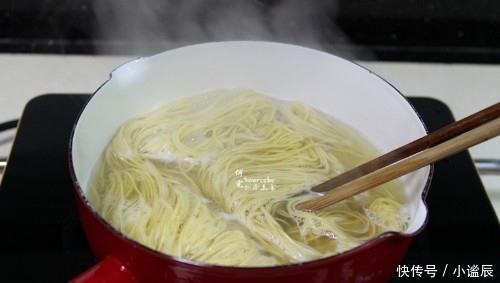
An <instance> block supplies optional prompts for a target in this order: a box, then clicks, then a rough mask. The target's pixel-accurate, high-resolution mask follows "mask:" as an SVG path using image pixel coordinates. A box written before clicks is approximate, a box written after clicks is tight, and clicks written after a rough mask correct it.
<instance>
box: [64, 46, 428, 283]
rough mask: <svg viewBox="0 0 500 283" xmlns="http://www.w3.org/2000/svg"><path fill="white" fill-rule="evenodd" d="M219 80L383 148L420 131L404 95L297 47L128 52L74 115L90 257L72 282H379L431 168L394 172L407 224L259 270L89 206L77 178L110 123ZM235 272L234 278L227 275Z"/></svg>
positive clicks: (108, 133) (74, 163)
mask: <svg viewBox="0 0 500 283" xmlns="http://www.w3.org/2000/svg"><path fill="white" fill-rule="evenodd" d="M221 87H246V88H251V89H255V90H257V91H259V92H261V93H265V94H268V95H270V96H275V97H279V98H281V99H290V100H300V101H304V102H306V103H308V104H309V105H311V106H313V107H315V108H319V109H322V110H324V111H326V112H329V113H332V115H333V116H335V117H336V118H339V119H341V120H343V121H345V122H346V123H347V124H350V125H351V126H353V127H354V128H356V129H358V130H359V131H361V132H362V133H364V134H365V136H366V137H367V138H368V139H369V140H371V141H372V143H373V144H375V146H376V147H378V148H379V149H380V150H381V151H382V152H386V151H389V150H392V149H394V148H396V147H397V146H399V145H402V144H405V143H407V142H409V141H411V140H414V139H416V138H419V137H421V136H423V135H425V134H426V130H425V127H424V125H423V124H422V122H421V119H420V118H419V116H418V114H417V113H415V111H414V109H413V107H412V106H411V105H410V104H409V102H408V101H407V100H406V99H405V98H404V97H403V96H402V95H401V94H400V93H399V92H397V91H396V90H395V89H394V88H393V87H392V86H390V85H389V84H387V83H386V82H385V81H383V80H382V79H380V78H379V77H377V76H376V75H374V74H373V73H371V72H369V71H368V70H365V69H363V68H362V67H360V66H358V65H356V64H353V63H351V62H348V61H346V60H343V59H340V58H338V57H335V56H333V55H330V54H327V53H323V52H319V51H315V50H311V49H307V48H302V47H298V46H292V45H286V44H278V43H264V42H224V43H209V44H201V45H195V46H190V47H185V48H180V49H175V50H172V51H168V52H165V53H162V54H159V55H156V56H153V57H148V58H143V59H139V60H135V61H133V62H130V63H128V64H125V65H123V66H121V67H119V68H118V69H116V70H115V71H113V72H112V75H111V77H110V80H108V81H107V82H106V83H105V84H104V85H103V86H101V88H100V89H99V90H97V91H96V93H95V94H94V95H93V96H92V97H91V99H90V100H89V102H88V103H87V105H86V106H85V108H84V110H83V111H82V113H81V114H80V116H79V119H78V122H77V124H76V125H75V128H74V130H73V134H72V139H71V152H70V163H71V164H70V165H71V166H70V168H71V172H72V178H73V180H74V184H75V189H76V195H77V200H78V207H79V212H80V217H81V220H82V225H83V228H84V230H85V233H86V235H87V238H88V241H89V244H90V246H91V248H92V250H93V251H94V253H95V255H96V257H97V259H98V260H100V261H99V263H98V264H97V265H96V266H94V267H92V268H91V269H89V270H88V271H86V272H85V273H83V274H82V275H80V276H79V277H78V278H75V279H74V280H73V281H72V282H142V283H144V282H218V283H221V282H256V281H259V282H272V283H276V282H387V281H388V280H389V279H390V278H391V277H392V276H393V275H394V274H395V272H396V268H397V265H398V263H399V262H401V260H402V259H403V257H404V256H405V254H406V251H407V249H408V247H409V245H410V243H411V241H412V239H413V238H414V237H415V235H416V234H418V233H419V232H420V231H421V230H422V229H423V228H424V226H425V224H426V221H427V208H426V205H425V203H424V201H423V200H422V195H424V193H425V191H426V190H427V189H428V186H429V183H430V176H431V172H432V168H431V167H430V166H428V167H425V168H422V169H420V170H418V171H415V172H413V173H411V174H408V175H406V176H404V177H401V178H400V180H401V182H402V183H403V186H404V191H405V194H406V195H407V198H408V199H409V203H408V206H407V209H408V211H410V213H411V215H412V222H411V223H410V225H409V227H408V230H407V231H405V232H404V233H393V232H390V233H385V234H383V235H381V236H379V237H377V238H376V239H373V240H372V241H370V242H367V243H365V244H364V245H362V246H360V247H358V248H355V249H353V250H350V251H347V252H345V253H342V254H339V255H336V256H332V257H329V258H325V259H321V260H316V261H311V262H306V263H302V264H294V265H287V266H277V267H265V268H240V267H222V266H213V265H209V264H202V263H197V262H192V261H188V260H183V259H181V258H177V257H172V256H169V255H165V254H163V253H160V252H157V251H154V250H151V249H149V248H147V247H145V246H143V245H141V244H140V243H138V242H135V241H134V240H132V239H129V238H128V237H127V236H125V235H122V234H121V233H120V232H118V231H117V230H115V229H114V228H113V227H111V226H110V225H109V224H108V223H106V221H105V220H104V219H102V218H101V217H100V216H99V215H98V214H97V213H96V212H95V211H94V209H93V208H92V204H91V203H89V201H88V199H87V197H86V195H85V190H86V185H87V180H88V178H89V175H90V172H91V170H92V167H93V166H94V164H95V162H96V161H97V159H98V157H99V155H100V154H101V152H102V151H103V150H104V147H105V146H106V144H107V143H108V142H109V140H110V139H111V137H112V135H113V134H114V132H115V131H116V130H117V128H118V127H119V126H120V125H121V124H122V123H123V122H125V121H126V120H127V119H129V118H131V117H133V116H135V115H137V114H139V113H143V112H145V111H148V110H150V109H152V108H153V107H154V106H156V105H159V104H163V103H166V102H168V101H172V100H175V99H178V98H181V97H185V96H189V95H192V94H197V93H201V92H203V91H206V90H210V89H215V88H221ZM236 280H237V281H236Z"/></svg>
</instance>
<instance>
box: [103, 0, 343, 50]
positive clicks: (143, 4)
mask: <svg viewBox="0 0 500 283" xmlns="http://www.w3.org/2000/svg"><path fill="white" fill-rule="evenodd" d="M94 12H95V17H96V26H95V29H96V32H97V33H98V35H99V37H100V38H103V39H105V40H106V41H109V40H112V42H113V45H111V46H109V45H108V46H103V48H102V49H101V50H100V51H101V52H104V53H114V52H118V50H119V49H123V48H129V49H130V48H132V49H133V50H131V51H132V53H140V54H142V55H144V53H156V52H159V51H164V50H167V49H170V48H173V47H178V46H184V45H188V44H194V43H201V42H209V41H225V40H266V41H277V42H286V43H294V44H299V45H302V46H308V47H312V48H316V49H325V48H327V46H328V44H329V42H331V41H332V40H334V41H335V42H344V41H346V38H345V36H344V35H343V33H342V32H341V31H340V29H338V28H337V27H336V25H335V21H334V20H335V16H336V13H337V2H336V1H335V0H317V1H309V0H267V1H266V0H260V1H259V0H185V1H181V0H149V1H145V0H142V1H141V0H131V1H122V0H100V1H94ZM131 42H132V43H133V44H132V45H131ZM113 49H116V50H113ZM129 51H130V50H129Z"/></svg>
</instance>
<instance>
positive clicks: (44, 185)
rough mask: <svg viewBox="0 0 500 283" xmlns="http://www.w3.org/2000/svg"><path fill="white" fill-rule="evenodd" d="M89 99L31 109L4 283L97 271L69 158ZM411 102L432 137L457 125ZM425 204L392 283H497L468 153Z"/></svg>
mask: <svg viewBox="0 0 500 283" xmlns="http://www.w3.org/2000/svg"><path fill="white" fill-rule="evenodd" d="M88 98H89V96H88V95H73V94H72V95H68V94H49V95H41V96H39V97H37V98H35V99H33V100H31V101H30V102H29V103H28V104H27V106H26V108H25V110H24V113H23V116H22V119H21V121H20V124H19V127H18V132H17V135H16V138H15V141H14V145H13V147H12V151H11V155H10V157H9V159H8V164H7V168H6V170H5V172H4V177H3V180H2V183H1V186H0V227H1V228H0V231H1V232H0V278H1V279H0V280H1V281H2V282H66V281H67V280H69V279H71V278H72V277H74V276H76V275H77V274H79V273H80V272H82V271H84V270H85V269H87V268H88V267H90V266H91V265H92V264H93V263H94V257H93V256H92V253H91V251H90V250H89V247H88V245H87V242H86V239H85V236H84V235H83V232H82V229H81V227H80V222H79V219H78V213H77V211H76V204H75V200H74V195H73V191H72V190H73V189H72V184H71V180H70V177H69V169H68V154H67V153H68V144H69V136H70V132H71V129H72V126H73V123H74V121H75V119H76V117H77V115H78V113H79V111H80V110H81V108H82V107H83V105H84V103H85V101H86V100H87V99H88ZM410 101H411V102H412V103H413V105H414V106H415V107H416V109H417V110H418V112H419V113H420V114H421V116H422V118H423V120H424V122H425V123H426V125H427V127H428V128H429V130H430V131H433V130H436V129H438V128H440V127H442V126H444V125H446V124H448V123H451V122H452V121H453V119H454V118H453V115H452V113H451V112H450V110H449V109H448V107H447V106H446V105H444V104H443V103H441V102H439V101H437V100H434V99H430V98H410ZM427 203H428V206H429V211H430V212H429V213H430V218H429V222H428V224H427V226H426V228H425V230H424V231H423V232H422V233H421V234H420V235H418V236H417V237H416V239H415V240H414V242H413V244H412V246H411V247H410V250H409V252H408V254H407V256H406V258H405V259H404V261H403V262H402V263H401V265H400V266H399V268H398V269H397V270H394V277H393V279H392V281H391V282H498V281H497V280H498V277H500V246H499V240H500V225H499V222H498V219H497V217H496V215H495V213H494V210H493V208H492V206H491V203H490V202H489V200H488V198H487V195H486V192H485V190H484V187H483V186H482V184H481V181H480V178H479V176H478V173H477V171H476V169H475V167H474V164H473V162H472V159H471V157H470V155H469V153H468V152H467V151H466V152H462V153H460V154H457V155H455V156H452V157H450V158H447V159H445V160H443V161H440V162H438V163H436V166H435V171H434V177H433V180H432V184H431V187H430V190H429V193H428V195H427ZM492 276H493V277H492Z"/></svg>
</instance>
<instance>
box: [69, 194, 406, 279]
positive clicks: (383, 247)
mask: <svg viewBox="0 0 500 283" xmlns="http://www.w3.org/2000/svg"><path fill="white" fill-rule="evenodd" d="M76 191H77V202H78V208H79V212H80V218H81V221H82V225H83V228H84V230H85V233H86V235H87V239H88V242H89V244H90V246H91V248H92V250H93V252H94V253H95V256H96V258H97V259H98V260H99V261H101V262H99V263H97V264H96V266H94V267H93V268H91V269H89V270H88V271H86V272H85V273H83V274H82V275H80V276H79V277H78V278H76V279H75V280H74V281H72V282H78V283H82V282H139V283H141V282H142V283H145V282H171V283H173V282H206V283H211V282H214V283H215V282H217V283H225V282H231V283H233V282H236V281H235V280H238V281H237V282H241V283H245V282H249V283H250V282H252V283H255V282H256V280H258V282H259V283H277V282H318V283H319V282H374V283H376V282H387V281H389V280H390V279H391V277H392V276H393V275H394V274H395V272H396V268H397V265H398V264H399V263H400V262H401V260H402V259H403V257H404V256H405V254H406V252H407V250H408V248H409V245H410V243H411V241H412V240H413V238H414V236H415V234H412V235H401V234H395V233H389V234H384V235H382V236H380V237H378V238H377V239H375V240H373V241H372V242H370V243H368V244H365V245H363V246H361V247H359V248H357V249H354V250H351V251H349V252H346V253H344V254H341V255H337V256H334V257H330V258H326V259H322V260H317V261H312V262H307V263H304V264H297V265H289V266H278V267H266V268H237V267H221V266H211V265H204V264H200V263H195V262H188V261H184V260H182V259H178V258H174V257H170V256H168V255H165V254H162V253H159V252H156V251H153V250H151V249H149V248H147V247H145V246H142V245H141V244H138V243H136V242H134V241H132V240H130V239H128V238H126V237H125V236H123V235H121V234H120V233H119V232H117V231H116V230H114V229H113V228H112V227H111V226H109V224H107V223H106V222H105V221H104V220H103V219H102V218H101V217H100V216H98V215H97V214H96V213H95V212H94V211H93V209H92V208H91V207H90V206H89V204H88V203H87V201H86V199H85V197H84V196H82V192H81V190H80V189H79V188H78V187H77V188H76Z"/></svg>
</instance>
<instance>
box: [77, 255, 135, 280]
mask: <svg viewBox="0 0 500 283" xmlns="http://www.w3.org/2000/svg"><path fill="white" fill-rule="evenodd" d="M98 282H99V283H112V282H113V283H114V282H120V283H138V282H137V280H136V279H135V278H134V276H133V274H132V272H130V270H128V269H127V267H125V265H123V264H122V263H121V262H120V261H119V260H118V259H116V258H114V257H112V256H108V257H106V258H105V259H103V260H101V261H100V262H98V263H97V264H96V265H94V266H92V267H91V268H89V269H87V270H86V271H84V272H83V273H82V274H80V275H78V277H76V278H74V279H72V280H71V281H69V283H98Z"/></svg>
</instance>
